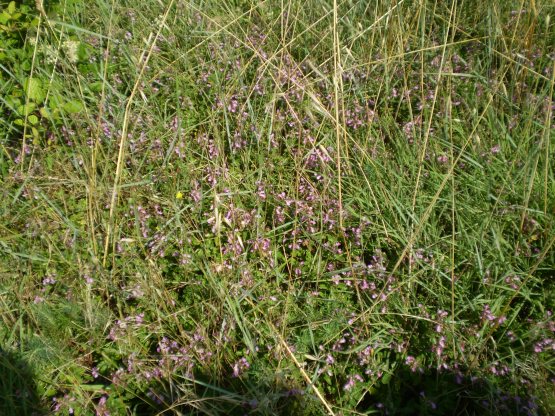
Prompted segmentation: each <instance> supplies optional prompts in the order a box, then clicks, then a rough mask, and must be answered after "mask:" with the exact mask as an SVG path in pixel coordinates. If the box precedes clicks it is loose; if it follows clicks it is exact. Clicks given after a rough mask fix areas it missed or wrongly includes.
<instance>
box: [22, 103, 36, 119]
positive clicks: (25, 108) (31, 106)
mask: <svg viewBox="0 0 555 416" xmlns="http://www.w3.org/2000/svg"><path fill="white" fill-rule="evenodd" d="M35 107H36V105H35V103H28V104H23V105H20V106H18V107H17V113H18V114H20V115H22V116H28V115H29V114H31V113H32V112H33V111H35Z"/></svg>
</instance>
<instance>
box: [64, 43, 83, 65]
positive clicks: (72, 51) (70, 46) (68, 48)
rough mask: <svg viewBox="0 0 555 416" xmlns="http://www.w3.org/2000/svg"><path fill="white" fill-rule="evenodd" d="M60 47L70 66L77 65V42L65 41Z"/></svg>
mask: <svg viewBox="0 0 555 416" xmlns="http://www.w3.org/2000/svg"><path fill="white" fill-rule="evenodd" d="M62 47H63V49H64V53H65V55H66V57H67V59H68V61H69V62H71V63H72V64H74V63H77V61H78V60H79V55H78V50H79V42H78V41H75V40H66V41H65V42H64V43H63V44H62Z"/></svg>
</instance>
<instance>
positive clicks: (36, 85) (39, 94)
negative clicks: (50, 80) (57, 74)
mask: <svg viewBox="0 0 555 416" xmlns="http://www.w3.org/2000/svg"><path fill="white" fill-rule="evenodd" d="M23 88H24V89H25V93H26V94H27V95H28V97H29V99H30V100H33V101H36V102H38V103H41V102H43V101H44V97H45V95H44V90H43V89H42V82H41V80H40V79H38V78H27V79H26V80H25V82H24V83H23Z"/></svg>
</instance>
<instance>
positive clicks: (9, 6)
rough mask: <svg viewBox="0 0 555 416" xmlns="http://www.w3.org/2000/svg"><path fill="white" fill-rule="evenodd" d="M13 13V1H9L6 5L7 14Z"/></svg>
mask: <svg viewBox="0 0 555 416" xmlns="http://www.w3.org/2000/svg"><path fill="white" fill-rule="evenodd" d="M13 12H15V1H11V2H10V4H8V13H10V14H13Z"/></svg>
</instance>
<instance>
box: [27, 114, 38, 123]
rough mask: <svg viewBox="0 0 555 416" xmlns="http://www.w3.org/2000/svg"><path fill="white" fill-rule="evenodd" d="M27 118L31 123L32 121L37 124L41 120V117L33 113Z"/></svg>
mask: <svg viewBox="0 0 555 416" xmlns="http://www.w3.org/2000/svg"><path fill="white" fill-rule="evenodd" d="M27 120H28V121H29V123H31V124H33V125H35V124H37V123H38V122H39V118H38V117H37V116H36V115H34V114H31V115H30V116H29V118H28V119H27Z"/></svg>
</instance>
